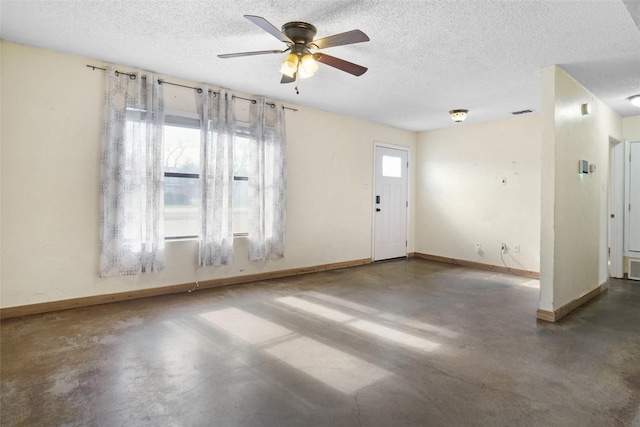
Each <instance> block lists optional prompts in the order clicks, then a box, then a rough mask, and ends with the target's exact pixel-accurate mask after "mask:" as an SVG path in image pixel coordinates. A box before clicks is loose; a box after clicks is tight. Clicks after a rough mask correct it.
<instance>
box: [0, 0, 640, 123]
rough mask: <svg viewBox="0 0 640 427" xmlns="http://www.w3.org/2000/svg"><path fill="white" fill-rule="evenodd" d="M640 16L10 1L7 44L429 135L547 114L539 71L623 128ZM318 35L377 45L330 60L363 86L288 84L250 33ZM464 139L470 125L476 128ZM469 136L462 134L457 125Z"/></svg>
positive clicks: (515, 8) (366, 2)
mask: <svg viewBox="0 0 640 427" xmlns="http://www.w3.org/2000/svg"><path fill="white" fill-rule="evenodd" d="M639 13H640V7H638V2H637V1H634V0H631V1H622V0H606V1H579V0H567V1H559V0H556V1H543V0H536V1H524V0H521V1H517V0H511V1H497V0H492V1H481V0H453V1H441V0H438V1H424V0H422V1H380V0H377V1H376V0H361V1H308V0H302V1H284V0H252V1H243V0H242V1H137V0H129V1H107V0H102V1H8V0H0V17H1V27H0V37H2V38H3V39H5V40H9V41H12V42H16V43H20V44H25V45H30V46H37V47H43V48H47V49H52V50H56V51H61V52H67V53H72V54H76V55H81V56H85V57H88V58H91V59H94V60H98V61H106V62H112V63H115V64H120V65H125V66H131V67H138V68H142V69H145V70H151V71H155V72H158V73H161V74H165V75H168V76H175V77H179V78H184V79H187V80H192V81H196V82H205V83H209V84H212V85H215V86H219V87H223V88H228V89H231V90H236V91H239V92H244V93H248V94H253V95H264V96H268V97H271V98H274V99H279V100H283V101H286V102H291V103H294V104H298V105H304V106H309V107H313V108H317V109H320V110H325V111H331V112H336V113H339V114H345V115H349V116H354V117H358V118H362V119H365V120H369V121H372V122H377V123H383V124H387V125H391V126H395V127H398V128H403V129H408V130H414V131H420V130H426V129H434V128H443V127H449V126H453V125H454V124H453V122H452V121H451V119H450V118H449V116H448V113H447V112H448V111H449V110H451V109H454V108H467V109H469V110H470V114H469V118H468V119H467V121H466V122H465V123H477V122H483V121H487V120H493V119H498V118H502V117H510V116H511V112H512V111H518V110H524V109H531V110H534V111H538V110H539V109H540V69H541V68H542V67H545V66H548V65H553V64H558V65H560V66H561V67H563V68H564V69H565V70H567V71H568V72H569V73H570V74H571V75H572V76H574V78H576V80H578V81H579V82H581V83H582V84H583V85H584V86H585V87H587V88H588V89H589V90H591V92H593V93H594V94H595V95H596V96H598V97H599V98H600V99H602V100H603V101H604V102H606V103H607V104H608V105H610V106H611V107H612V108H614V109H615V110H616V111H617V112H618V113H620V114H621V115H623V116H631V115H638V114H640V109H638V108H637V107H633V106H632V105H631V104H630V103H629V102H628V101H627V99H626V98H628V97H629V96H631V95H634V94H638V93H640V29H639V28H638V25H637V23H639V22H640V17H639V16H638V14H639ZM245 14H250V15H259V16H263V17H264V18H266V19H267V20H268V21H269V22H271V23H272V24H273V25H275V26H276V27H280V26H281V25H282V24H284V23H285V22H289V21H305V22H310V23H312V24H314V25H315V26H316V27H317V28H318V35H317V37H318V38H319V37H325V36H328V35H332V34H336V33H341V32H344V31H348V30H351V29H360V30H362V31H364V32H365V33H366V34H367V35H368V36H369V37H370V39H371V41H370V42H367V43H360V44H355V45H350V46H340V47H334V48H330V49H327V50H326V51H325V52H326V53H328V54H330V55H333V56H337V57H339V58H342V59H346V60H348V61H351V62H355V63H357V64H360V65H363V66H366V67H368V68H369V71H368V72H367V73H365V74H364V75H363V76H361V77H354V76H352V75H350V74H347V73H343V72H340V71H338V70H336V69H334V68H331V67H328V66H325V65H323V64H321V65H320V70H319V71H318V72H317V73H316V75H315V76H314V77H312V78H310V79H305V80H302V81H300V82H299V88H300V94H299V95H297V94H296V93H295V90H294V85H291V84H289V85H282V84H280V77H281V75H280V74H279V71H278V70H279V62H280V61H281V60H282V59H283V57H284V54H282V55H262V56H252V57H242V58H234V59H219V58H217V57H216V55H217V54H220V53H231V52H242V51H252V50H270V49H282V48H284V46H285V45H284V44H283V43H281V42H279V41H278V40H276V39H275V38H274V37H272V36H271V35H269V34H268V33H266V32H265V31H263V30H261V29H260V28H259V27H257V26H256V25H254V24H253V23H251V22H249V21H248V20H246V19H245V18H243V15H245ZM463 125H464V124H463ZM456 126H460V125H456Z"/></svg>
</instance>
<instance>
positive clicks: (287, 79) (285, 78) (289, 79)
mask: <svg viewBox="0 0 640 427" xmlns="http://www.w3.org/2000/svg"><path fill="white" fill-rule="evenodd" d="M295 81H296V75H295V74H294V75H293V77H289V76H287V75H286V74H283V75H282V79H281V80H280V83H282V84H285V83H293V82H295Z"/></svg>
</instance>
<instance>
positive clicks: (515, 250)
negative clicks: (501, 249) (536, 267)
mask: <svg viewBox="0 0 640 427" xmlns="http://www.w3.org/2000/svg"><path fill="white" fill-rule="evenodd" d="M513 252H520V245H519V244H518V243H516V244H514V245H513Z"/></svg>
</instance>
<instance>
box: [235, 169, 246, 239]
mask: <svg viewBox="0 0 640 427" xmlns="http://www.w3.org/2000/svg"><path fill="white" fill-rule="evenodd" d="M248 208H249V181H238V180H235V181H233V232H234V233H235V234H237V233H247V232H248V231H249V216H248Z"/></svg>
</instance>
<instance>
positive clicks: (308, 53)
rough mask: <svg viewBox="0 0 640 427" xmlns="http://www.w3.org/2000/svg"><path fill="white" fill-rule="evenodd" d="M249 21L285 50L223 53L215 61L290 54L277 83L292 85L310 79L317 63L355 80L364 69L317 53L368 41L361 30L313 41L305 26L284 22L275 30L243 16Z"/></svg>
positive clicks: (261, 20)
mask: <svg viewBox="0 0 640 427" xmlns="http://www.w3.org/2000/svg"><path fill="white" fill-rule="evenodd" d="M244 17H245V18H247V19H248V20H249V21H251V22H253V23H254V24H256V25H257V26H258V27H260V28H262V29H263V30H265V31H266V32H268V33H269V34H271V35H272V36H274V37H275V38H277V39H278V40H280V41H281V42H283V43H285V44H286V45H287V48H286V49H284V50H259V51H254V52H239V53H226V54H222V55H218V58H237V57H241V56H252V55H266V54H272V53H285V52H290V53H289V54H288V55H287V56H286V58H285V59H284V61H283V62H282V65H281V68H280V72H281V73H282V80H281V81H280V83H292V82H294V81H296V80H297V79H298V77H299V78H306V77H311V76H312V75H313V74H314V73H315V72H316V71H317V69H318V64H317V62H321V63H323V64H326V65H329V66H331V67H334V68H337V69H338V70H342V71H345V72H347V73H349V74H353V75H354V76H361V75H363V74H364V73H365V72H366V71H367V68H366V67H363V66H361V65H358V64H354V63H352V62H349V61H345V60H344V59H340V58H336V57H335V56H330V55H327V54H326V53H321V52H317V50H319V49H326V48H329V47H334V46H343V45H347V44H353V43H361V42H366V41H369V37H368V36H367V35H366V34H365V33H363V32H362V31H360V30H351V31H347V32H345V33H340V34H335V35H333V36H328V37H323V38H321V39H317V40H314V39H313V38H314V37H315V35H316V32H317V29H316V27H314V26H313V25H311V24H308V23H306V22H297V21H294V22H287V23H286V24H284V25H283V26H282V29H281V30H278V29H277V28H276V27H275V26H273V24H271V23H270V22H269V21H267V20H266V19H264V18H263V17H261V16H254V15H244Z"/></svg>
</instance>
